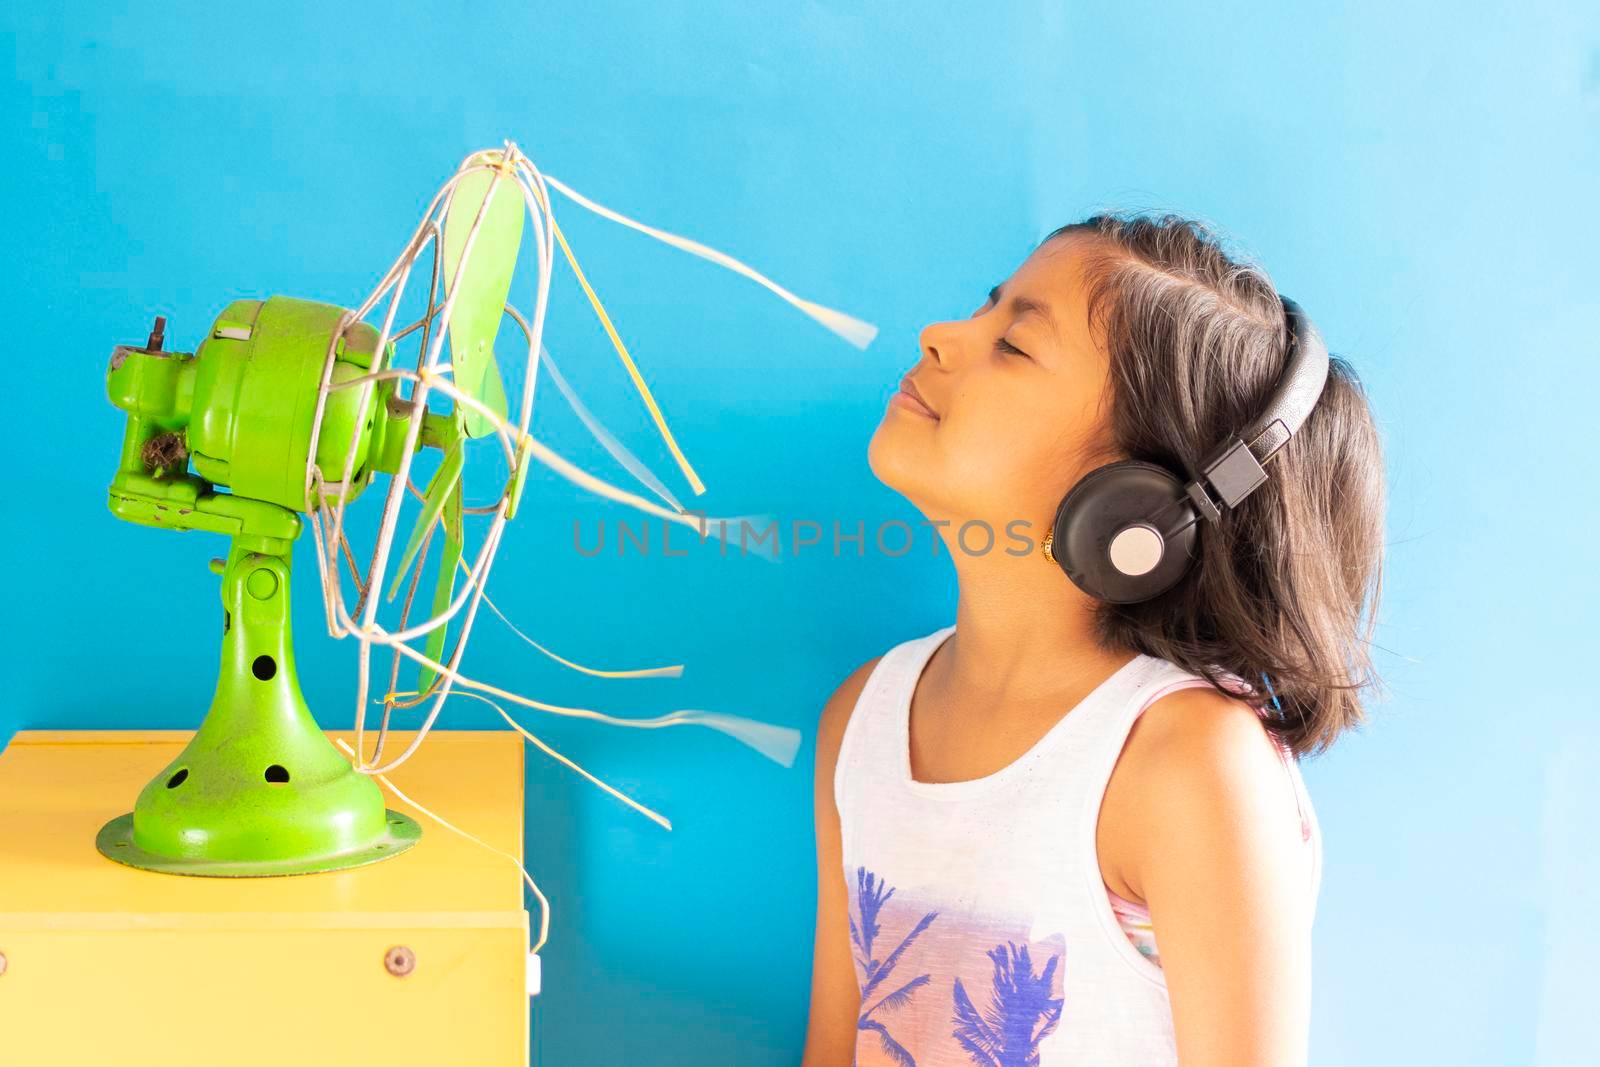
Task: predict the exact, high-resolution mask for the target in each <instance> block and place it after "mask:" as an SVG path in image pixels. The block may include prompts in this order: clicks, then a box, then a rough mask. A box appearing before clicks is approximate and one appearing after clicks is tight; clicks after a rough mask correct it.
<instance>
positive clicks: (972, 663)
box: [929, 544, 1134, 702]
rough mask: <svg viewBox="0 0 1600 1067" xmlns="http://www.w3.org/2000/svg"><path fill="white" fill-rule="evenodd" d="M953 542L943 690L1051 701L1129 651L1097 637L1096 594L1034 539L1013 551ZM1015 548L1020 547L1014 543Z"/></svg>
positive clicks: (1114, 665)
mask: <svg viewBox="0 0 1600 1067" xmlns="http://www.w3.org/2000/svg"><path fill="white" fill-rule="evenodd" d="M1003 547H1004V546H1003V545H1002V546H1000V547H997V548H996V549H995V550H993V551H990V552H988V553H986V554H984V555H982V556H978V555H973V554H970V553H965V552H962V551H961V550H960V548H959V546H955V547H954V550H953V551H952V552H951V558H952V559H953V560H954V561H955V566H956V576H957V581H958V584H959V587H960V598H959V602H958V604H957V608H956V632H955V634H953V635H952V636H951V638H950V639H949V642H948V643H947V644H946V646H945V648H944V649H943V651H941V652H940V653H939V654H938V656H937V657H936V658H938V659H941V660H943V663H942V664H941V665H939V666H938V667H937V668H936V667H935V666H933V665H930V667H929V670H930V671H933V670H935V669H937V670H938V672H939V674H940V675H941V676H942V679H943V686H942V687H944V688H946V689H947V691H953V692H957V693H961V694H964V695H969V696H972V697H977V698H983V699H987V700H993V701H1008V702H1027V701H1030V700H1043V701H1050V700H1052V699H1054V698H1055V697H1056V696H1057V695H1059V694H1061V693H1064V692H1071V691H1075V690H1080V689H1082V688H1083V687H1084V686H1085V685H1094V684H1098V683H1099V682H1100V681H1101V680H1103V679H1104V678H1106V677H1108V676H1110V675H1111V674H1112V673H1113V672H1115V671H1116V670H1117V669H1118V668H1119V667H1121V666H1122V665H1123V664H1125V663H1127V662H1128V661H1129V660H1130V659H1132V658H1133V656H1134V653H1133V651H1132V650H1127V649H1123V650H1114V649H1104V648H1101V647H1100V646H1099V644H1098V643H1097V642H1096V638H1095V636H1094V608H1095V605H1096V601H1095V600H1094V599H1093V598H1092V597H1090V596H1088V595H1087V594H1086V593H1084V592H1083V591H1082V590H1080V589H1079V588H1078V587H1077V586H1076V585H1074V584H1073V583H1072V580H1071V579H1069V578H1068V577H1067V576H1066V575H1065V574H1064V573H1062V571H1061V569H1060V568H1059V567H1057V566H1056V565H1055V564H1053V563H1051V562H1050V561H1049V560H1047V559H1046V558H1045V557H1044V554H1043V553H1042V552H1040V551H1039V549H1038V546H1037V545H1035V547H1034V551H1032V552H1030V553H1029V554H1027V555H1025V556H1011V555H1007V554H1006V553H1005V552H1004V551H1003ZM1011 547H1013V549H1015V548H1016V547H1017V546H1016V545H1015V544H1013V545H1012V546H1011Z"/></svg>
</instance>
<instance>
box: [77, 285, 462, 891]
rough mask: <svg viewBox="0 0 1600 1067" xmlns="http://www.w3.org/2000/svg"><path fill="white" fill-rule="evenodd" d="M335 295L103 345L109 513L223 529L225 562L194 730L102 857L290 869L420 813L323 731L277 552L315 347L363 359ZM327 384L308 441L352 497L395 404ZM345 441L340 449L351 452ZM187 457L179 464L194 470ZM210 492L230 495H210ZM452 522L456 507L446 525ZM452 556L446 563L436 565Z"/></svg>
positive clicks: (283, 556)
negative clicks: (140, 344)
mask: <svg viewBox="0 0 1600 1067" xmlns="http://www.w3.org/2000/svg"><path fill="white" fill-rule="evenodd" d="M345 314H346V313H345V311H344V309H342V308H338V307H334V306H332V305H328V304H318V303H313V302H311V301H306V300H295V299H291V298H287V297H272V298H271V299H269V300H265V301H261V300H239V301H235V302H234V303H233V304H230V305H229V306H228V307H227V308H226V309H225V310H224V311H223V313H222V314H221V315H220V316H219V317H218V319H217V321H216V322H215V324H213V326H212V329H211V332H210V333H209V334H208V336H207V338H206V339H205V341H204V342H202V344H201V345H200V346H199V347H198V350H197V352H196V353H195V354H193V355H191V354H188V353H183V352H164V351H161V350H160V345H159V343H158V342H156V341H155V340H154V338H155V337H157V336H159V334H152V342H151V343H149V344H147V346H146V347H144V348H136V347H133V346H118V347H117V348H116V349H115V350H114V352H113V354H112V357H111V365H110V368H109V370H108V371H107V375H106V389H107V394H108V396H109V398H110V399H111V402H112V403H113V404H115V405H116V406H117V407H119V408H121V409H122V410H123V411H125V412H127V416H128V424H127V429H126V432H125V433H124V435H123V442H122V455H121V459H120V462H119V464H118V470H117V472H116V474H115V476H114V477H113V479H112V483H111V487H110V491H109V500H108V502H109V505H110V508H111V511H112V512H113V513H114V514H115V515H117V516H118V517H119V518H123V519H126V520H128V521H130V522H136V523H142V524H145V525H151V526H161V527H165V528H168V529H174V530H205V531H210V532H212V533H221V534H227V535H229V536H230V537H231V538H232V544H231V547H230V550H229V553H228V557H227V559H226V560H225V561H223V562H222V565H221V567H220V568H215V569H218V570H219V573H220V574H221V576H222V588H221V594H222V603H223V635H222V662H221V669H220V671H219V674H218V678H217V688H216V694H215V696H214V698H213V699H212V702H211V707H210V710H209V711H208V712H207V714H206V717H205V719H204V721H203V722H202V723H201V725H200V728H199V730H198V731H197V732H196V733H195V736H194V738H193V739H192V740H191V741H190V742H189V744H188V745H187V746H186V747H185V748H184V749H183V751H182V752H181V753H180V754H179V755H178V757H177V758H176V759H175V760H173V761H172V763H170V764H169V765H168V766H167V767H165V768H164V769H163V770H162V771H161V773H160V774H158V775H157V776H156V777H155V778H154V779H152V780H151V781H150V783H149V784H148V785H146V786H145V788H144V789H143V791H141V792H140V794H139V796H138V798H137V800H136V801H135V802H134V805H133V811H132V812H131V813H129V814H126V815H122V816H119V817H118V818H115V819H113V820H111V821H110V822H109V823H107V824H106V825H105V827H104V828H103V829H102V830H101V831H100V834H99V836H98V838H97V841H96V844H97V846H98V847H99V849H100V851H101V852H103V853H105V855H107V856H108V857H110V858H111V859H114V860H116V861H118V862H120V863H126V864H129V865H131V866H135V867H141V868H144V869H147V870H152V871H163V872H169V873H182V874H196V875H213V876H236V877H237V876H253V875H277V874H303V873H311V872H315V871H328V870H338V869H342V868H346V867H354V866H358V865H361V864H366V863H372V862H375V861H377V860H381V859H384V858H386V857H388V856H392V855H396V854H398V853H400V852H403V851H405V850H406V849H407V848H409V847H410V846H411V845H412V844H415V843H416V841H417V839H418V837H419V836H420V830H419V828H418V827H417V824H416V823H415V822H413V821H412V820H410V819H408V818H406V817H405V816H403V815H399V814H397V813H395V812H392V811H389V810H388V809H387V808H385V806H384V803H383V795H382V793H381V792H380V790H379V788H378V785H377V783H376V782H374V781H373V780H372V778H371V777H369V776H367V775H365V774H361V773H360V772H358V771H356V770H355V769H354V768H353V767H352V766H351V764H350V762H349V761H348V760H347V759H346V758H345V756H344V755H343V754H342V753H341V752H340V751H339V750H338V749H336V748H335V747H334V746H333V744H332V743H331V742H330V741H329V740H328V738H327V736H326V735H325V734H323V732H322V730H321V729H320V728H319V727H318V725H317V723H316V721H315V720H314V719H313V718H312V716H311V712H310V710H309V709H308V708H307V707H306V703H305V698H304V697H303V696H302V694H301V691H300V683H299V679H298V677H297V674H296V671H295V663H294V652H293V646H292V642H291V634H290V626H289V618H290V615H289V574H290V566H289V558H290V549H291V547H292V545H293V543H294V541H295V539H296V538H297V537H298V536H299V534H300V530H301V526H302V522H301V518H300V516H299V514H297V512H300V511H304V510H307V508H308V507H310V506H313V504H312V501H310V500H309V499H308V495H307V492H306V486H305V468H306V458H307V455H308V453H309V450H310V445H311V430H312V427H313V422H314V420H315V413H316V401H317V392H318V388H319V384H320V381H321V375H322V369H323V366H324V361H325V359H326V357H327V354H328V349H329V345H330V342H331V343H332V344H333V348H334V354H335V362H334V364H333V369H332V376H333V381H334V382H340V381H348V380H350V379H352V378H354V377H356V376H358V375H360V374H362V373H364V372H366V371H367V370H368V369H369V368H371V367H372V366H373V364H374V359H375V354H376V351H377V340H378V335H377V331H376V330H374V329H373V328H372V327H371V326H370V325H369V324H366V323H362V322H355V323H351V324H349V325H348V326H346V327H345V328H344V330H343V332H342V333H340V334H339V335H338V337H337V339H336V338H335V333H336V331H339V329H340V322H341V320H342V319H343V317H344V316H345ZM361 393H362V390H360V389H356V388H352V389H345V390H338V391H332V392H330V394H329V396H328V400H327V408H326V411H325V413H324V417H323V422H322V433H321V436H320V439H319V442H318V448H317V464H318V466H319V468H320V469H321V470H322V471H323V474H324V477H325V478H326V479H327V480H329V481H337V480H340V479H343V478H345V477H346V476H347V475H348V476H349V478H350V487H349V494H348V495H349V497H350V498H352V499H353V498H354V497H355V496H357V495H359V493H360V492H361V490H362V489H363V488H365V486H366V485H367V484H368V483H369V482H370V480H371V477H372V474H373V472H374V471H375V470H384V471H387V472H389V473H393V472H394V471H395V470H397V469H398V467H399V463H400V460H401V458H402V456H403V452H404V438H405V436H406V432H407V425H406V420H407V419H408V418H409V417H410V410H409V408H410V405H409V404H407V403H404V402H398V401H396V402H391V400H392V399H393V396H394V394H393V383H392V382H381V383H378V384H377V385H376V386H375V387H374V388H373V389H372V390H371V391H370V393H369V395H368V396H367V398H366V399H365V401H364V402H363V399H362V396H361ZM458 427H459V423H458V421H457V418H454V417H450V416H445V417H442V418H440V417H435V416H434V415H433V414H432V413H427V414H426V415H425V416H424V423H423V426H422V427H421V432H420V433H419V434H418V447H421V446H422V445H423V444H436V445H439V446H441V447H446V448H448V447H449V446H450V445H452V444H454V443H455V442H457V441H459V440H460V431H459V428H458ZM352 441H354V444H355V448H354V462H353V463H352V464H351V465H350V467H351V469H350V470H347V469H346V466H345V464H346V459H345V457H346V455H347V454H348V453H349V452H350V449H351V443H352ZM191 464H192V466H193V472H192V473H191V471H190V466H191ZM219 487H221V488H225V489H227V490H230V491H219ZM456 521H457V522H459V518H457V519H456ZM451 566H452V568H453V566H454V563H453V562H452V564H451Z"/></svg>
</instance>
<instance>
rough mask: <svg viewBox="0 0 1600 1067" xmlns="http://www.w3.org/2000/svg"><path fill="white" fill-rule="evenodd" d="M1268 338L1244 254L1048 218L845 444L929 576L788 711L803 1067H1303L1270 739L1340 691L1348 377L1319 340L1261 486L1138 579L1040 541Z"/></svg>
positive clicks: (1202, 230) (1225, 425)
mask: <svg viewBox="0 0 1600 1067" xmlns="http://www.w3.org/2000/svg"><path fill="white" fill-rule="evenodd" d="M1292 338H1293V333H1292V331H1291V329H1290V328H1289V323H1288V322H1287V318H1286V310H1285V307H1284V305H1283V303H1282V301H1281V299H1280V297H1279V295H1278V294H1277V292H1276V291H1275V289H1274V287H1273V285H1272V283H1271V281H1270V280H1269V279H1268V277H1267V275H1266V273H1265V272H1264V271H1263V270H1262V269H1261V268H1260V267H1258V266H1256V265H1254V264H1252V263H1247V262H1241V261H1238V260H1236V259H1234V258H1230V257H1229V255H1228V254H1226V253H1225V252H1224V251H1223V250H1222V248H1221V247H1220V242H1219V240H1218V238H1217V237H1216V235H1215V234H1214V233H1213V232H1212V231H1211V230H1209V229H1208V228H1207V227H1206V226H1204V225H1202V224H1200V223H1196V222H1192V221H1188V220H1184V219H1180V218H1176V217H1173V216H1164V217H1161V218H1156V219H1151V218H1146V217H1119V216H1095V217H1093V218H1090V219H1088V220H1087V221H1085V222H1081V223H1077V224H1074V225H1070V226H1064V227H1062V228H1061V229H1059V230H1057V231H1055V232H1054V233H1052V234H1051V235H1050V236H1049V237H1047V238H1045V240H1044V241H1043V242H1041V244H1040V245H1039V247H1038V248H1036V249H1035V250H1034V251H1033V253H1032V254H1031V255H1030V256H1029V257H1028V258H1027V260H1026V261H1025V262H1024V263H1023V264H1022V266H1021V267H1019V268H1018V269H1017V271H1016V272H1015V273H1014V274H1013V275H1012V276H1011V277H1010V278H1008V279H1006V280H1005V282H1004V283H1003V284H1001V285H999V286H997V287H996V288H995V290H994V291H993V292H991V294H990V297H989V299H988V300H987V301H986V302H985V303H984V305H983V306H982V307H981V308H979V309H978V310H977V311H976V312H975V313H974V314H973V315H972V316H971V317H969V318H967V319H964V320H960V321H954V322H943V323H936V324H934V325H931V326H928V327H927V328H926V329H925V330H923V332H922V337H921V347H922V358H921V360H920V361H919V362H918V363H917V365H916V366H915V367H913V368H912V369H911V371H910V373H909V374H908V375H907V376H906V378H905V379H904V380H903V382H902V389H901V392H899V393H897V394H896V395H895V396H894V397H893V398H892V399H891V400H890V404H889V410H888V411H887V412H886V413H885V415H884V418H883V421H882V423H881V425H880V426H879V427H878V429H877V432H876V434H875V435H874V437H873V439H872V443H871V447H870V451H869V462H870V464H871V467H872V470H873V473H874V474H875V475H876V476H877V477H878V478H879V479H880V480H881V481H883V482H884V483H885V484H886V485H888V486H890V487H891V488H893V489H895V490H896V491H898V492H900V493H901V494H903V495H904V496H905V497H906V498H907V499H909V500H910V501H911V502H912V503H913V504H915V505H916V507H917V508H918V509H919V510H920V511H921V512H922V513H923V514H924V515H925V516H926V517H927V518H928V519H929V520H930V522H932V523H934V524H935V528H936V529H938V530H939V532H940V535H941V537H943V538H944V540H945V542H946V545H947V547H948V548H949V550H950V555H951V558H952V559H953V560H954V563H955V568H956V576H957V579H958V583H959V588H960V595H959V601H958V605H957V609H956V618H955V623H954V625H951V626H946V627H943V628H941V629H938V630H936V631H934V632H933V633H930V634H927V635H926V636H923V637H920V638H916V639H913V640H910V641H906V642H903V643H901V644H899V645H897V646H895V647H894V648H891V649H890V650H889V651H888V652H887V653H885V654H884V655H883V656H881V657H879V658H878V659H874V660H871V661H869V662H867V663H865V664H863V665H862V666H861V667H860V668H858V669H857V670H856V671H855V672H854V673H853V674H852V675H851V676H850V677H849V678H847V679H846V680H845V681H844V683H843V684H842V685H840V686H839V688H838V690H837V691H836V692H835V693H834V694H833V697H832V698H831V699H830V700H829V701H828V703H827V706H826V707H825V708H824V710H823V712H822V717H821V721H820V724H819V727H818V739H817V756H816V827H817V862H818V890H817V896H818V907H817V926H816V947H815V960H814V969H813V978H812V997H811V1017H810V1023H809V1028H808V1032H807V1037H806V1050H805V1065H806V1067H834V1065H846V1064H851V1063H852V1062H853V1063H855V1064H857V1065H858V1067H869V1065H872V1064H899V1065H904V1067H910V1065H913V1064H914V1065H918V1067H941V1065H956V1064H961V1065H968V1064H983V1065H1010V1064H1017V1065H1022V1064H1043V1065H1045V1067H1049V1065H1050V1064H1072V1065H1074V1067H1088V1065H1114V1067H1137V1065H1143V1064H1172V1063H1177V1062H1181V1063H1182V1064H1183V1065H1184V1067H1213V1065H1216V1067H1221V1065H1226V1067H1254V1065H1271V1067H1284V1065H1290V1064H1302V1063H1304V1062H1305V1058H1306V1046H1307V1029H1308V1019H1309V1013H1310V992H1311V991H1310V965H1311V956H1310V949H1311V925H1312V917H1313V914H1314V909H1315V904H1316V898H1317V893H1318V889H1319V888H1320V882H1321V834H1320V831H1319V830H1318V828H1317V823H1316V817H1315V814H1314V812H1313V811H1312V807H1311V804H1310V802H1309V800H1308V798H1307V797H1306V794H1305V788H1304V783H1303V781H1302V780H1301V777H1300V772H1299V767H1298V759H1299V757H1301V756H1304V755H1307V754H1312V753H1316V752H1320V751H1321V750H1323V749H1325V748H1326V747H1327V745H1328V744H1329V743H1330V742H1332V741H1333V740H1334V738H1335V737H1337V736H1338V735H1339V733H1340V732H1341V731H1343V730H1345V729H1346V728H1348V727H1351V726H1354V725H1356V724H1357V723H1359V722H1360V721H1362V717H1363V713H1362V708H1361V704H1360V702H1359V699H1358V693H1359V691H1360V690H1361V689H1363V688H1364V687H1366V686H1369V685H1373V684H1375V680H1374V679H1372V678H1371V677H1370V662H1369V660H1368V658H1367V652H1366V649H1367V642H1368V638H1369V636H1370V633H1371V627H1372V608H1373V607H1374V606H1375V604H1376V601H1377V597H1378V592H1379V587H1380V584H1381V582H1380V571H1381V555H1382V534H1383V508H1384V486H1383V468H1382V461H1381V452H1380V444H1379V440H1378V435H1377V432H1376V430H1375V427H1374V423H1373V419H1372V415H1371V412H1370V411H1369V409H1368V405H1367V401H1366V398H1365V396H1364V394H1363V392H1362V390H1361V387H1360V385H1359V383H1358V381H1357V380H1356V378H1355V376H1354V374H1353V372H1352V371H1351V369H1350V367H1349V365H1348V364H1346V363H1345V362H1344V361H1343V360H1340V359H1338V358H1332V359H1330V361H1329V366H1328V374H1327V379H1326V383H1325V385H1324V387H1323V389H1322V392H1321V393H1320V394H1319V396H1318V399H1317V401H1316V406H1315V407H1314V408H1313V409H1312V411H1311V413H1310V415H1309V416H1308V417H1307V418H1306V420H1305V422H1304V423H1303V425H1301V427H1300V428H1299V430H1298V432H1296V433H1295V434H1294V436H1293V437H1291V438H1290V439H1289V441H1288V443H1287V444H1285V445H1284V446H1283V447H1282V449H1281V450H1280V451H1279V452H1278V453H1277V454H1276V455H1275V456H1273V457H1272V459H1271V461H1270V463H1269V464H1268V465H1267V475H1268V477H1267V480H1266V482H1265V483H1264V484H1261V485H1260V486H1259V487H1258V488H1257V489H1255V491H1254V492H1253V493H1251V494H1250V495H1249V496H1248V497H1247V498H1246V499H1244V500H1242V501H1240V502H1239V506H1238V507H1237V508H1235V509H1225V510H1223V512H1222V513H1221V516H1220V518H1219V519H1218V520H1217V521H1215V522H1211V521H1203V522H1200V523H1197V524H1196V525H1197V527H1198V528H1197V529H1196V531H1195V538H1196V539H1195V542H1194V552H1193V554H1194V562H1193V564H1192V565H1191V566H1190V568H1189V569H1188V570H1187V571H1186V572H1185V573H1184V574H1183V576H1182V577H1181V578H1180V579H1178V581H1177V583H1176V584H1175V585H1172V586H1171V587H1170V588H1168V589H1167V590H1166V591H1164V592H1162V593H1160V594H1158V595H1156V596H1154V597H1153V598H1150V599H1147V600H1145V601H1142V602H1135V603H1111V602H1109V601H1106V600H1097V599H1095V598H1093V597H1091V596H1089V595H1087V594H1086V593H1085V592H1084V591H1083V590H1082V589H1080V588H1079V587H1078V586H1077V584H1076V583H1075V581H1074V580H1072V579H1069V578H1068V576H1067V575H1066V574H1065V573H1064V572H1063V569H1062V568H1061V567H1059V566H1058V565H1057V564H1056V563H1055V562H1054V561H1053V559H1052V555H1051V554H1050V552H1049V546H1048V543H1047V541H1046V539H1045V536H1044V534H1045V533H1046V532H1047V531H1049V530H1050V529H1051V525H1052V523H1053V520H1054V517H1055V514H1056V509H1057V507H1058V505H1059V504H1060V502H1061V500H1062V498H1063V496H1064V495H1065V494H1066V493H1067V491H1068V490H1069V489H1071V488H1072V487H1073V486H1074V485H1075V484H1076V483H1077V482H1078V480H1079V479H1080V478H1081V477H1082V476H1083V475H1084V474H1086V473H1088V472H1089V471H1091V470H1093V469H1095V468H1096V467H1098V466H1100V465H1101V464H1104V463H1108V462H1112V461H1114V460H1119V459H1139V460H1146V461H1150V462H1154V463H1159V464H1161V465H1162V466H1164V467H1166V468H1167V469H1169V470H1171V471H1173V472H1174V473H1175V474H1178V475H1182V476H1183V481H1184V482H1185V483H1187V482H1189V481H1191V480H1193V479H1194V478H1195V477H1196V472H1198V471H1199V470H1200V467H1201V465H1202V463H1203V462H1204V461H1205V460H1206V459H1207V458H1208V456H1209V454H1210V453H1211V452H1212V450H1213V449H1214V447H1215V446H1216V445H1217V444H1218V443H1219V442H1221V441H1223V440H1225V439H1226V438H1227V437H1228V436H1229V435H1232V434H1237V433H1240V432H1242V431H1243V430H1244V428H1245V427H1246V426H1247V425H1248V424H1249V422H1250V421H1251V420H1253V419H1254V418H1255V417H1256V416H1257V415H1259V414H1260V413H1261V410H1262V407H1263V404H1264V403H1265V400H1266V397H1267V396H1268V395H1269V393H1270V392H1271V390H1272V388H1273V386H1274V385H1275V384H1276V382H1277V381H1278V379H1279V376H1280V375H1282V374H1283V372H1284V367H1285V362H1286V359H1287V356H1288V354H1289V348H1290V345H1291V343H1292ZM1019 520H1021V521H1019ZM1019 534H1026V535H1027V536H1026V537H1023V538H1022V539H1021V540H1019ZM1024 549H1026V551H1024ZM1257 683H1261V684H1260V685H1259V686H1258V685H1257Z"/></svg>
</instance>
